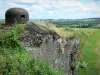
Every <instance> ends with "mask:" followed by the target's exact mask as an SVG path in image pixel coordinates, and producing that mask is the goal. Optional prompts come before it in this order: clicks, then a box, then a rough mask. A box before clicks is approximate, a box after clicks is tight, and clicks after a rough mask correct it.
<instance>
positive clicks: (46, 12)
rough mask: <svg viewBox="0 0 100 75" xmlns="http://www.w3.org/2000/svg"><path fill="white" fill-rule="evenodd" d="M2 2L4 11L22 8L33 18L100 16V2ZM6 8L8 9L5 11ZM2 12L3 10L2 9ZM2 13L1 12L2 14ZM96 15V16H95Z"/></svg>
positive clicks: (20, 0)
mask: <svg viewBox="0 0 100 75" xmlns="http://www.w3.org/2000/svg"><path fill="white" fill-rule="evenodd" d="M5 1H6V2H5V3H4V4H3V2H4V1H1V0H0V6H1V5H2V4H3V7H2V10H5V11H6V10H7V9H9V8H11V7H21V8H24V9H26V10H28V12H29V14H30V15H31V18H32V16H33V18H39V17H40V18H42V17H43V18H44V17H45V18H47V17H48V18H49V17H50V18H51V17H52V18H54V17H55V18H68V17H69V18H71V17H73V18H75V17H76V18H77V16H78V17H84V16H85V15H86V16H90V15H91V16H97V15H98V16H100V2H99V0H88V1H81V0H5ZM5 8H6V9H5ZM0 10H1V9H0ZM0 13H1V12H0ZM94 13H95V14H94Z"/></svg>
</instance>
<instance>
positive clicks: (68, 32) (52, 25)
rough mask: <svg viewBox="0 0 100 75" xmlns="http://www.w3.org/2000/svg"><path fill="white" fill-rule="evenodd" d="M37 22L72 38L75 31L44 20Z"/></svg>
mask: <svg viewBox="0 0 100 75" xmlns="http://www.w3.org/2000/svg"><path fill="white" fill-rule="evenodd" d="M35 23H37V24H39V25H41V26H43V27H45V28H46V29H48V30H51V31H54V32H56V33H57V34H58V35H59V36H60V37H62V38H71V37H73V36H74V34H73V32H70V31H66V30H64V29H61V28H58V27H56V25H55V24H52V23H46V22H43V21H38V22H35Z"/></svg>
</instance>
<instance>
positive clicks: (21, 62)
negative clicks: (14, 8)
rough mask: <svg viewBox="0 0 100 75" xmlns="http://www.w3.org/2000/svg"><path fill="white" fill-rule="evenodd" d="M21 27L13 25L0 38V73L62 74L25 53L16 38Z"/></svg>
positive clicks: (21, 74) (23, 74)
mask: <svg viewBox="0 0 100 75" xmlns="http://www.w3.org/2000/svg"><path fill="white" fill-rule="evenodd" d="M22 28H23V26H22ZM22 28H20V26H14V27H13V28H12V30H10V31H9V32H7V34H6V36H5V37H3V38H1V39H0V75H63V73H62V72H61V71H59V70H58V69H54V68H51V67H50V66H49V65H48V64H47V63H44V62H43V61H40V60H38V59H34V58H32V57H30V56H29V55H28V54H27V52H26V50H25V49H24V47H23V46H22V45H21V44H20V42H19V40H18V39H19V37H20V36H19V34H20V33H21V32H22V31H23V30H22Z"/></svg>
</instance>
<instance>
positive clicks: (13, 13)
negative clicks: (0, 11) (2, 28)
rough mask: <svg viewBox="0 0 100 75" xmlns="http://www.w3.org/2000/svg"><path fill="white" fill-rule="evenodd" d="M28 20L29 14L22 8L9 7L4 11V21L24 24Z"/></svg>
mask: <svg viewBox="0 0 100 75" xmlns="http://www.w3.org/2000/svg"><path fill="white" fill-rule="evenodd" d="M27 21H29V14H28V12H27V11H26V10H25V9H23V8H10V9H8V10H7V11H6V13H5V23H6V24H7V25H10V24H15V23H16V24H25V23H26V22H27Z"/></svg>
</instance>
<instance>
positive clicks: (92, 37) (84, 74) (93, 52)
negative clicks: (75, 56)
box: [65, 28, 100, 75]
mask: <svg viewBox="0 0 100 75" xmlns="http://www.w3.org/2000/svg"><path fill="white" fill-rule="evenodd" d="M65 30H68V31H72V32H73V33H74V34H75V36H76V37H77V38H78V39H80V49H81V53H80V60H79V62H80V63H81V64H83V62H86V63H87V67H86V68H82V67H81V65H80V66H79V68H78V70H77V75H99V74H100V35H99V33H100V30H99V29H89V28H88V29H87V28H79V29H78V28H73V29H72V28H66V29H65Z"/></svg>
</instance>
